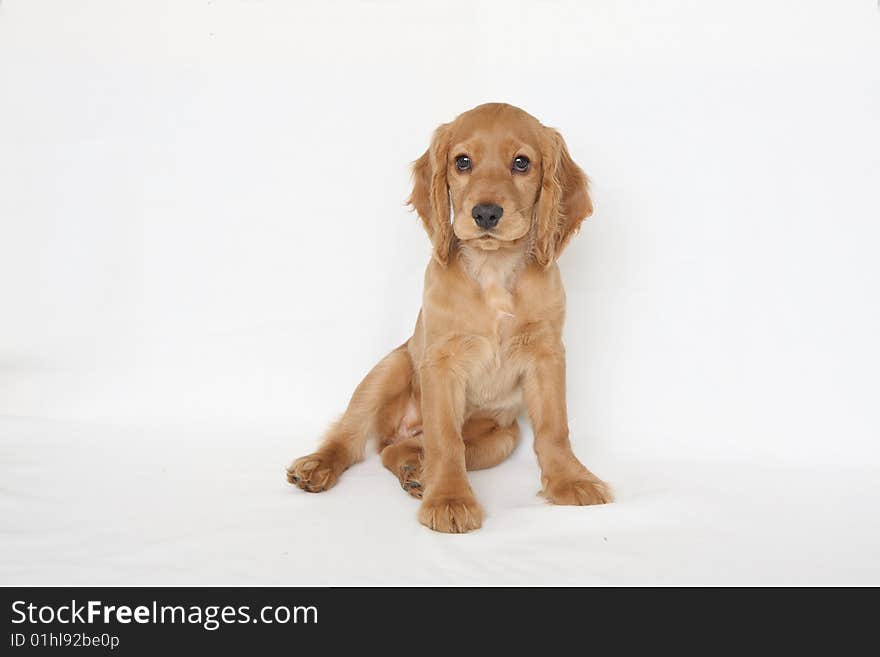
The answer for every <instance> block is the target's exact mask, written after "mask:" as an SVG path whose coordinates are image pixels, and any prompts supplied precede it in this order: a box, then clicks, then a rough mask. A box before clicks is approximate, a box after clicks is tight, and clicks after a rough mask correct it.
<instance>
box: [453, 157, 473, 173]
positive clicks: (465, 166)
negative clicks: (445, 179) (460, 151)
mask: <svg viewBox="0 0 880 657" xmlns="http://www.w3.org/2000/svg"><path fill="white" fill-rule="evenodd" d="M455 168H456V169H458V170H459V171H470V169H471V158H469V157H468V156H467V155H459V156H458V157H457V158H455Z"/></svg>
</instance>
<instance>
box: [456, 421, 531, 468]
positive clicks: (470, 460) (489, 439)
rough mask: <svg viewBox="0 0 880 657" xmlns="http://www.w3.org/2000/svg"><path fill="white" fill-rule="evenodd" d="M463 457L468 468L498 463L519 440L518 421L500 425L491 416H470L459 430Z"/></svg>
mask: <svg viewBox="0 0 880 657" xmlns="http://www.w3.org/2000/svg"><path fill="white" fill-rule="evenodd" d="M461 435H462V437H463V438H464V449H465V453H464V459H465V464H466V465H467V469H468V470H483V469H484V468H491V467H493V466H495V465H498V464H499V463H501V461H503V460H504V459H506V458H507V457H508V456H510V454H511V452H513V449H514V447H516V444H517V443H518V442H519V435H520V433H519V423H518V422H517V421H516V420H515V419H514V420H513V421H512V422H511V423H510V424H506V425H503V426H502V425H501V424H499V423H498V422H496V421H495V420H493V419H491V418H471V419H469V420H468V421H467V422H465V424H464V428H463V429H462V430H461Z"/></svg>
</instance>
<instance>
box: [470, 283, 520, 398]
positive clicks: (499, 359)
mask: <svg viewBox="0 0 880 657" xmlns="http://www.w3.org/2000/svg"><path fill="white" fill-rule="evenodd" d="M480 274H481V275H480V279H479V281H480V288H481V292H482V301H483V305H484V308H485V312H484V313H483V316H484V318H485V322H486V325H485V326H484V330H485V333H484V335H485V336H486V337H487V338H489V343H490V344H491V345H492V348H493V353H492V358H491V361H490V362H489V363H487V366H486V367H485V369H484V370H483V371H482V372H481V373H480V375H479V376H476V377H474V379H473V380H472V381H471V385H470V386H469V390H468V401H469V402H470V403H471V405H472V406H475V407H479V408H491V409H499V410H500V409H505V408H516V407H518V406H519V405H520V404H521V401H522V395H521V392H520V390H519V386H518V380H519V372H518V370H517V369H516V368H515V366H514V363H512V362H511V361H510V359H509V358H507V355H506V354H507V349H506V342H507V341H508V339H509V338H510V336H511V334H512V332H513V329H514V326H515V324H516V301H515V296H514V294H513V292H512V291H511V289H510V288H511V287H512V282H513V276H514V274H515V272H514V271H513V270H512V269H511V268H504V267H484V268H483V269H482V271H481V272H480Z"/></svg>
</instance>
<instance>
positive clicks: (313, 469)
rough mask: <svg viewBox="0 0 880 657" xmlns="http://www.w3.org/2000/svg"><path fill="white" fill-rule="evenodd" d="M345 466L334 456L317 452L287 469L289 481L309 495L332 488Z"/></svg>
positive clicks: (302, 458) (299, 459) (295, 462)
mask: <svg viewBox="0 0 880 657" xmlns="http://www.w3.org/2000/svg"><path fill="white" fill-rule="evenodd" d="M344 470H345V466H344V465H343V464H342V463H341V462H340V460H339V458H338V457H336V456H334V455H333V454H328V453H324V452H315V453H314V454H309V455H308V456H303V457H301V458H298V459H297V460H296V461H294V462H293V463H292V464H291V465H290V466H289V467H288V468H287V481H288V482H290V483H291V484H293V485H295V486H298V487H299V488H302V489H303V490H304V491H307V492H309V493H320V492H321V491H325V490H327V489H328V488H332V487H333V485H334V484H336V481H337V480H338V479H339V475H341V474H342V472H343V471H344Z"/></svg>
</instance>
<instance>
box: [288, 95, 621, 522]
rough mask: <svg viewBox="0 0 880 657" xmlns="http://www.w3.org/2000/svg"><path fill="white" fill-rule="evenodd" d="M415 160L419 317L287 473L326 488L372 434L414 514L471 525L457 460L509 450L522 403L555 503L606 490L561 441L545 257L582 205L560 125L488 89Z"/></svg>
mask: <svg viewBox="0 0 880 657" xmlns="http://www.w3.org/2000/svg"><path fill="white" fill-rule="evenodd" d="M413 174H414V187H413V191H412V196H411V197H410V199H409V203H410V204H411V205H412V206H413V208H415V210H416V212H418V214H419V216H420V217H421V219H422V221H423V222H424V225H425V228H426V229H427V231H428V234H429V235H430V237H431V241H432V242H433V245H434V249H433V258H432V259H431V262H430V263H429V264H428V268H427V271H426V272H425V286H424V297H423V302H422V310H421V312H420V313H419V317H418V320H417V322H416V327H415V332H414V333H413V336H412V337H411V338H410V339H409V340H407V341H406V343H405V344H403V345H401V346H400V347H398V348H397V349H395V350H394V351H392V352H391V353H390V354H388V355H387V356H386V357H385V358H384V359H382V360H381V361H380V362H379V364H378V365H376V367H374V368H373V370H372V371H371V372H370V373H369V374H368V375H367V376H366V378H365V379H364V380H363V381H362V382H361V384H360V385H359V386H358V387H357V389H356V390H355V391H354V395H353V396H352V398H351V402H350V403H349V405H348V408H347V410H346V411H345V414H344V415H343V416H342V418H341V419H340V420H339V421H337V422H336V423H335V424H333V425H332V426H331V427H330V429H329V430H328V432H327V434H326V435H325V437H324V439H323V441H322V443H321V446H320V448H319V449H318V451H317V452H315V453H314V454H309V455H308V456H304V457H302V458H300V459H297V460H296V461H294V462H293V464H292V465H291V466H290V467H289V468H288V474H287V476H288V480H289V481H290V482H291V483H293V484H296V485H297V486H299V487H300V488H302V489H303V490H306V491H309V492H313V493H317V492H320V491H323V490H327V489H328V488H330V487H331V486H333V485H334V484H335V483H336V481H337V479H338V478H339V476H340V475H341V474H342V472H343V471H344V470H345V469H346V468H348V467H349V466H350V465H352V464H353V463H355V462H357V461H359V460H361V459H362V458H363V455H364V448H365V445H366V443H367V440H368V438H369V437H370V436H374V437H375V438H376V439H377V440H378V446H379V450H380V452H381V455H382V463H383V465H384V466H385V467H386V468H388V469H389V470H391V472H392V473H393V474H394V475H395V476H397V477H398V479H399V480H400V482H401V484H402V485H403V488H404V489H406V490H407V491H408V492H409V493H410V494H412V495H414V496H415V497H419V498H421V499H422V502H421V507H420V509H419V520H420V521H421V522H422V523H423V524H425V525H427V526H428V527H430V528H431V529H435V530H438V531H443V532H466V531H470V530H472V529H476V528H478V527H480V525H481V523H482V515H483V514H482V511H481V509H480V506H479V504H478V503H477V500H476V498H475V497H474V493H473V491H472V490H471V487H470V485H469V484H468V478H467V472H466V471H467V470H477V469H480V468H488V467H491V466H493V465H496V464H498V463H500V462H501V461H502V460H504V459H505V458H506V457H507V456H509V455H510V453H511V452H512V451H513V448H514V447H515V446H516V443H517V441H518V440H519V435H520V432H519V425H518V424H517V416H518V415H519V414H520V412H521V411H522V410H523V408H524V409H525V410H526V411H527V412H528V414H529V417H530V419H531V421H532V426H533V428H534V434H535V442H534V446H535V452H536V453H537V455H538V462H539V464H540V467H541V484H542V491H541V492H542V494H543V495H545V496H546V497H547V499H549V500H550V501H551V502H553V503H555V504H576V505H585V504H604V503H606V502H610V501H611V492H610V490H609V488H608V486H607V485H606V484H604V483H603V482H602V481H601V480H599V479H598V478H597V477H596V476H595V475H594V474H593V473H591V472H590V471H589V470H587V468H586V467H584V465H583V464H581V462H580V461H579V460H578V459H577V457H575V455H574V453H573V452H572V450H571V445H570V443H569V438H568V419H567V416H566V407H565V350H564V348H563V346H562V325H563V321H564V317H565V292H564V290H563V287H562V280H561V279H560V275H559V268H558V267H557V265H556V259H557V257H558V256H559V254H560V252H561V251H562V249H563V248H564V247H565V245H566V244H567V243H568V241H569V239H571V237H572V235H573V234H574V233H575V231H577V229H578V226H579V225H580V223H581V222H582V221H583V220H584V218H586V217H588V216H589V215H590V214H591V213H592V210H593V208H592V204H591V201H590V196H589V193H588V180H587V177H586V176H585V175H584V172H583V171H581V169H580V168H579V167H578V166H577V164H575V163H574V161H573V160H572V159H571V156H570V155H569V153H568V148H567V147H566V145H565V142H564V141H563V139H562V137H561V135H560V134H559V133H558V132H557V131H555V130H553V129H551V128H547V127H545V126H543V125H541V123H539V122H538V121H537V120H536V119H535V118H534V117H532V116H531V115H529V114H527V113H526V112H524V111H522V110H520V109H518V108H516V107H513V106H511V105H505V104H501V103H490V104H486V105H480V106H479V107H476V108H475V109H472V110H470V111H469V112H465V113H464V114H462V115H461V116H459V117H458V118H457V119H455V120H454V121H453V122H452V123H447V124H444V125H441V126H440V127H439V128H438V129H437V130H436V132H435V133H434V137H433V140H432V141H431V145H430V147H429V148H428V150H427V151H426V152H425V154H424V155H422V156H421V157H420V158H419V159H418V160H417V161H416V162H415V164H414V166H413Z"/></svg>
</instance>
